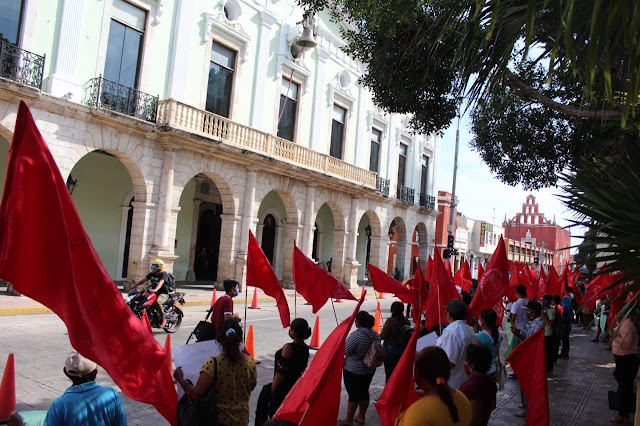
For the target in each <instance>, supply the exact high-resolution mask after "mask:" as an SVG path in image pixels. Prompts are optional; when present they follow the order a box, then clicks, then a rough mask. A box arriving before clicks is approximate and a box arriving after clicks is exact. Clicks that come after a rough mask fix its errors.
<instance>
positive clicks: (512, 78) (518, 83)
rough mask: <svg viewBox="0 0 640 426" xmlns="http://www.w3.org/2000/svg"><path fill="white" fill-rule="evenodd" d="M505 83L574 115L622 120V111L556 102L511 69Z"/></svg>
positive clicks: (548, 106)
mask: <svg viewBox="0 0 640 426" xmlns="http://www.w3.org/2000/svg"><path fill="white" fill-rule="evenodd" d="M505 84H506V85H507V86H509V87H512V88H514V89H518V90H520V91H521V92H522V93H524V94H525V95H527V96H529V97H530V98H532V99H535V100H536V101H538V102H540V103H541V104H542V105H544V106H546V107H547V108H550V109H552V110H554V111H557V112H560V113H562V114H566V115H570V116H572V117H577V118H588V119H591V120H620V119H621V118H622V112H621V111H616V110H593V109H583V108H577V107H574V106H571V105H565V104H563V103H560V102H556V101H554V100H553V99H551V98H548V97H547V96H545V95H543V94H542V93H540V92H539V91H538V90H536V89H534V88H533V87H531V86H529V85H528V84H527V83H526V82H525V81H523V80H521V79H520V78H518V77H517V76H516V75H515V74H513V73H512V72H511V71H509V70H505Z"/></svg>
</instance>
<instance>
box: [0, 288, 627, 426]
mask: <svg viewBox="0 0 640 426" xmlns="http://www.w3.org/2000/svg"><path fill="white" fill-rule="evenodd" d="M186 291H187V294H188V298H189V300H190V302H192V303H194V302H195V303H206V301H207V300H210V297H211V296H210V292H208V290H205V289H199V288H196V287H190V288H188V289H186ZM370 293H372V292H370ZM286 294H287V296H288V297H289V301H290V306H291V314H292V317H293V315H294V300H293V292H292V291H287V292H286ZM259 296H260V308H261V309H259V310H248V312H247V323H248V324H250V325H253V326H254V337H255V351H256V358H257V359H258V360H260V361H262V363H261V364H259V365H258V385H257V387H256V390H255V391H254V392H253V394H252V399H251V406H252V407H255V404H256V401H257V398H258V394H259V390H260V389H261V387H262V386H263V385H264V384H266V383H268V382H270V381H271V378H272V376H273V354H274V353H275V351H276V350H277V349H278V348H280V347H281V346H282V345H283V344H284V343H286V342H287V341H288V336H287V332H286V331H285V330H283V329H282V326H281V325H280V321H279V317H278V312H277V309H276V308H275V302H273V301H272V300H269V299H268V298H266V297H264V295H262V294H260V293H259ZM249 297H250V298H251V294H250V295H249ZM24 299H26V298H24V297H23V298H13V300H11V298H10V297H9V296H0V310H2V309H3V308H5V307H7V306H9V305H13V306H17V305H22V306H25V305H29V306H35V305H36V304H35V303H34V302H29V301H28V300H27V301H25V300H24ZM392 301H393V299H391V298H390V297H389V296H386V297H385V298H384V299H382V300H381V301H380V302H381V305H382V309H383V317H385V318H386V316H387V315H388V311H389V306H390V305H391V303H392ZM235 306H236V311H238V312H240V314H241V316H242V315H243V314H244V300H242V299H241V300H239V301H236V305H235ZM354 306H355V302H343V303H339V304H336V305H335V307H336V315H337V317H338V320H339V321H341V320H343V319H344V318H346V317H347V316H348V315H349V314H350V313H351V312H352V310H353V308H354ZM207 307H208V306H207V305H206V304H205V305H202V304H201V305H187V306H185V307H184V311H185V319H184V322H183V326H182V328H181V329H180V330H179V331H178V332H177V333H175V334H174V335H172V342H173V345H174V347H175V346H177V345H183V344H184V343H185V341H186V339H187V336H188V335H189V333H190V331H191V330H192V329H193V327H194V326H195V325H196V323H197V322H198V321H199V320H200V319H202V318H204V315H205V312H206V308H207ZM375 308H376V300H375V298H374V297H373V295H372V294H369V297H368V298H367V300H366V301H365V303H364V305H363V309H366V310H367V311H369V312H370V313H372V314H373V313H374V312H375ZM295 309H297V316H298V317H303V318H305V319H306V320H307V321H309V323H310V325H311V326H313V323H314V321H315V316H314V315H313V314H312V312H311V307H310V306H305V305H304V304H303V301H302V302H301V301H300V299H299V300H298V303H297V307H296V308H295ZM319 315H320V329H321V337H322V340H323V341H324V339H326V337H327V336H328V335H329V333H330V332H331V330H332V329H333V328H334V327H335V324H336V319H335V316H334V313H333V310H332V309H331V305H330V304H327V305H326V306H325V307H324V308H322V310H321V311H320V312H319ZM2 321H3V327H2V330H0V341H1V342H2V345H1V347H0V364H1V368H4V364H5V361H6V357H7V355H8V354H9V353H11V352H13V353H14V354H15V363H16V388H17V389H16V393H17V400H18V401H17V404H18V409H19V410H46V408H47V407H48V405H49V404H50V403H51V401H52V400H53V399H54V398H56V397H57V396H59V395H60V394H62V393H63V392H64V390H65V389H66V388H67V387H68V386H69V381H68V380H67V379H66V377H65V376H64V374H63V373H62V366H63V362H64V358H65V357H66V355H67V354H68V353H69V351H70V350H71V346H70V344H69V340H68V337H67V334H66V328H65V326H64V324H63V322H62V321H61V320H60V319H59V318H58V317H57V316H55V315H54V314H34V315H8V316H4V317H3V318H2ZM154 334H155V336H156V339H158V341H159V342H160V343H161V344H163V343H164V339H165V335H166V334H165V333H164V332H163V331H155V333H154ZM592 334H593V332H590V333H589V335H587V334H586V333H585V332H584V331H582V330H581V329H574V331H573V335H572V336H573V337H572V339H571V340H572V349H571V358H570V359H568V360H559V364H558V365H557V366H556V370H555V375H554V377H551V378H550V379H549V399H550V406H551V423H552V424H554V425H576V424H594V425H606V424H609V421H608V419H609V417H611V415H612V412H610V411H609V410H608V408H607V391H608V390H612V389H615V387H616V384H615V380H614V379H613V376H612V372H613V364H611V352H608V351H606V350H605V347H604V344H602V343H597V344H596V343H591V342H589V340H590V339H591V338H592ZM505 340H506V339H505ZM313 353H314V352H313V351H312V355H313ZM98 381H99V382H100V383H101V384H104V385H108V386H114V387H115V384H114V383H113V382H112V381H111V380H110V378H109V377H108V376H107V375H106V374H105V373H104V372H101V373H99V375H98ZM383 387H384V370H383V368H379V369H378V371H377V372H376V375H375V377H374V380H373V383H372V386H371V396H372V405H371V408H370V410H369V411H368V416H367V425H378V424H380V423H379V419H378V416H377V412H376V411H375V407H373V399H376V398H377V397H378V396H379V395H380V393H381V392H382V389H383ZM123 400H124V402H125V408H126V410H127V415H128V416H129V423H130V424H137V425H149V424H155V425H162V424H166V422H165V421H164V419H163V418H162V417H161V416H160V415H159V414H158V413H157V412H156V411H155V410H154V409H153V407H151V406H148V405H146V404H142V403H139V402H135V401H132V400H130V399H128V398H127V397H125V396H123ZM519 404H520V398H519V389H518V387H517V384H516V383H515V382H508V384H507V388H506V389H505V390H504V391H502V392H499V394H498V406H497V408H496V410H495V411H494V413H493V415H492V418H491V422H490V424H493V425H519V424H524V419H518V418H516V417H514V416H513V414H514V413H515V412H517V411H519V410H520V409H519V407H518V405H519ZM345 411H346V392H345V391H344V390H343V392H342V407H341V411H340V413H341V417H342V416H343V415H344V413H345ZM253 414H254V413H252V420H251V424H253Z"/></svg>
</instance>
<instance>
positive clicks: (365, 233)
mask: <svg viewBox="0 0 640 426" xmlns="http://www.w3.org/2000/svg"><path fill="white" fill-rule="evenodd" d="M372 236H373V232H372V228H371V220H370V219H369V215H368V214H366V213H365V214H363V215H362V217H361V218H360V223H359V224H358V240H357V242H356V260H357V261H358V263H359V264H360V267H359V268H358V281H364V280H368V279H369V270H368V269H367V263H369V262H370V261H371V238H372Z"/></svg>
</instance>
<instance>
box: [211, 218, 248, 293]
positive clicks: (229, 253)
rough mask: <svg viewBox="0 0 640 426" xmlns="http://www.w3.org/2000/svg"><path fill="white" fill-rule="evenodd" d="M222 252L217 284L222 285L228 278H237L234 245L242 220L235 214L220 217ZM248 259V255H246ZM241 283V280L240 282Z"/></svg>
mask: <svg viewBox="0 0 640 426" xmlns="http://www.w3.org/2000/svg"><path fill="white" fill-rule="evenodd" d="M220 220H221V222H222V223H221V226H220V250H219V252H218V279H217V282H219V283H221V282H222V281H224V280H226V279H227V278H235V279H236V280H238V278H237V275H235V274H237V269H236V262H237V258H236V259H234V253H235V250H234V248H235V247H234V243H233V241H234V240H233V235H234V233H235V230H236V229H237V228H238V226H237V225H236V223H237V222H240V221H241V220H242V218H240V217H238V216H234V215H233V214H226V213H223V214H221V215H220ZM245 259H246V255H245ZM238 282H240V280H238Z"/></svg>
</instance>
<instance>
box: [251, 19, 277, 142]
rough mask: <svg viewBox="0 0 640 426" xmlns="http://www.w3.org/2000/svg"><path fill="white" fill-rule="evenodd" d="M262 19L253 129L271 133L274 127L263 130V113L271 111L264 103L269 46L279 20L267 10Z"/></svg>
mask: <svg viewBox="0 0 640 426" xmlns="http://www.w3.org/2000/svg"><path fill="white" fill-rule="evenodd" d="M260 17H261V18H262V26H261V27H260V38H259V39H258V46H257V51H258V56H257V58H256V73H255V76H254V78H253V103H252V106H251V127H253V128H254V129H258V130H261V131H266V132H267V133H271V132H272V131H273V127H270V128H266V129H265V128H263V120H262V112H263V111H265V109H266V110H267V111H270V110H271V109H270V108H265V102H264V94H265V89H264V82H265V81H267V79H268V77H267V71H268V65H269V53H270V52H271V49H270V48H269V44H270V43H271V27H272V26H273V24H275V23H276V21H277V20H278V18H277V17H275V16H274V15H272V14H271V13H269V12H268V11H267V10H266V9H265V10H261V11H260ZM277 94H278V95H279V94H280V87H279V86H278V91H277ZM278 98H279V96H278ZM269 123H270V124H269V125H270V126H272V121H269Z"/></svg>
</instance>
